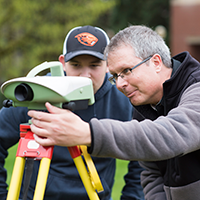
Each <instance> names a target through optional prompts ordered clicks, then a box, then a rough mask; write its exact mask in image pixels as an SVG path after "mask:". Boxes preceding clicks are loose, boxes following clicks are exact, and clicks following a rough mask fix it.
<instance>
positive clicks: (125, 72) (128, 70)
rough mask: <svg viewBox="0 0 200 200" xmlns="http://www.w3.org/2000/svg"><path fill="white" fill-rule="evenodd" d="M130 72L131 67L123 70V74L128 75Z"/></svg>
mask: <svg viewBox="0 0 200 200" xmlns="http://www.w3.org/2000/svg"><path fill="white" fill-rule="evenodd" d="M129 72H130V69H128V68H127V69H124V70H123V72H122V74H125V75H126V74H128V73H129Z"/></svg>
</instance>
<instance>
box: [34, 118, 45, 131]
mask: <svg viewBox="0 0 200 200" xmlns="http://www.w3.org/2000/svg"><path fill="white" fill-rule="evenodd" d="M31 122H32V124H33V125H35V126H36V127H38V128H42V129H46V128H48V127H49V122H45V121H41V120H38V119H35V118H32V119H31Z"/></svg>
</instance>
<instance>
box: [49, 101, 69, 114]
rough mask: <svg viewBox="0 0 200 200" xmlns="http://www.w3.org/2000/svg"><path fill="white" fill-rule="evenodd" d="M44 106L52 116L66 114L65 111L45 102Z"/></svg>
mask: <svg viewBox="0 0 200 200" xmlns="http://www.w3.org/2000/svg"><path fill="white" fill-rule="evenodd" d="M45 106H46V108H47V110H48V111H49V112H50V113H52V114H61V113H65V112H66V110H64V109H61V108H58V107H56V106H53V105H51V104H50V103H49V102H46V103H45Z"/></svg>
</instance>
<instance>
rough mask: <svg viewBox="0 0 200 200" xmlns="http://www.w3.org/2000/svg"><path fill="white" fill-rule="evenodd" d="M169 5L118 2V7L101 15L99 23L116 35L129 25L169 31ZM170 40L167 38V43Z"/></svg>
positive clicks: (164, 0)
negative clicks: (162, 28) (160, 28)
mask: <svg viewBox="0 0 200 200" xmlns="http://www.w3.org/2000/svg"><path fill="white" fill-rule="evenodd" d="M169 4H170V1H169V0H162V1H160V0H151V1H149V0H143V1H141V0H134V1H133V0H117V4H116V6H115V7H113V8H112V9H111V10H109V11H108V12H106V14H103V15H101V16H100V18H99V19H98V21H99V24H100V25H101V26H102V27H103V28H104V29H109V30H110V29H112V30H113V32H114V33H116V32H118V31H119V30H121V29H124V28H125V27H127V26H129V25H138V24H139V25H141V24H142V25H146V26H149V27H151V28H153V29H154V28H155V27H156V26H158V25H162V26H164V27H165V28H166V29H167V30H168V29H169V16H170V13H169ZM106 19H107V20H106ZM105 22H106V23H105ZM168 40H169V38H166V42H167V43H168Z"/></svg>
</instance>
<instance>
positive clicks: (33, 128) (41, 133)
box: [30, 124, 49, 138]
mask: <svg viewBox="0 0 200 200" xmlns="http://www.w3.org/2000/svg"><path fill="white" fill-rule="evenodd" d="M30 128H31V131H32V132H33V133H35V134H37V135H38V136H39V137H42V138H47V137H49V134H48V132H47V131H46V130H45V129H43V128H39V127H37V126H35V125H34V124H31V125H30Z"/></svg>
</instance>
